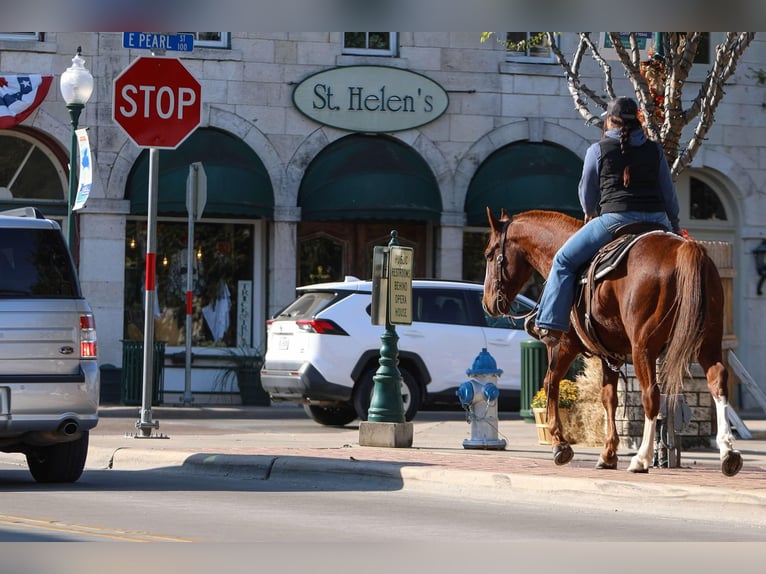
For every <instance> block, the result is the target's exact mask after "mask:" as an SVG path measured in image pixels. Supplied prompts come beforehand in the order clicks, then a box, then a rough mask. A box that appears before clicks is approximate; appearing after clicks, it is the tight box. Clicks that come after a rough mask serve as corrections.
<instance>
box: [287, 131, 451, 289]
mask: <svg viewBox="0 0 766 574" xmlns="http://www.w3.org/2000/svg"><path fill="white" fill-rule="evenodd" d="M298 205H299V206H300V207H301V222H300V223H299V225H298V244H299V247H298V257H299V259H300V260H299V261H298V265H297V268H298V278H297V282H298V285H305V284H309V283H314V282H317V280H319V281H329V280H340V279H342V278H343V277H344V276H345V275H354V276H357V277H361V278H369V277H370V276H371V275H372V251H373V247H374V246H375V245H387V244H388V242H389V240H390V232H391V230H393V229H396V231H397V233H398V240H399V243H400V244H401V245H406V246H410V247H413V248H414V250H415V264H414V273H415V275H416V276H419V277H424V276H430V275H432V274H433V255H432V251H433V233H434V226H435V225H437V224H438V223H439V219H440V217H441V211H442V205H441V196H440V193H439V187H438V184H437V182H436V179H435V177H434V175H433V173H432V172H431V170H430V168H429V167H428V164H427V163H426V162H425V161H424V160H423V158H421V157H420V155H418V154H417V153H416V152H415V151H414V150H413V149H412V148H410V147H409V146H407V145H405V144H403V143H401V142H400V141H398V140H396V139H394V138H391V137H387V136H381V135H375V136H373V135H362V134H354V135H350V136H347V137H344V138H341V139H339V140H337V141H335V142H333V143H332V144H330V145H329V146H327V147H326V148H325V149H324V150H323V151H322V152H321V153H320V154H319V155H318V156H317V157H316V158H315V159H314V160H313V161H312V162H311V164H310V165H309V166H308V168H307V169H306V173H305V175H304V178H303V181H302V182H301V187H300V190H299V192H298Z"/></svg>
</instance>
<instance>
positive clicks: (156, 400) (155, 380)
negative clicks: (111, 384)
mask: <svg viewBox="0 0 766 574" xmlns="http://www.w3.org/2000/svg"><path fill="white" fill-rule="evenodd" d="M152 363H153V368H152V406H156V405H160V404H162V395H163V392H164V388H165V384H164V370H163V367H164V365H165V341H155V342H154V356H153V360H152ZM143 390H144V342H143V341H135V340H130V339H126V340H123V341H122V404H124V405H139V406H140V405H142V403H143Z"/></svg>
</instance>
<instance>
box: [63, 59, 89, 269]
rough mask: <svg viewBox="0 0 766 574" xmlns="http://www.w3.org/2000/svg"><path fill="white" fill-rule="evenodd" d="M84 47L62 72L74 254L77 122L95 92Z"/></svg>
mask: <svg viewBox="0 0 766 574" xmlns="http://www.w3.org/2000/svg"><path fill="white" fill-rule="evenodd" d="M81 53H82V48H81V47H80V46H78V47H77V53H76V54H75V56H74V58H72V65H71V66H70V67H68V68H67V69H66V70H65V71H64V72H63V73H62V74H61V81H60V84H61V95H62V97H63V98H64V101H65V102H66V107H67V109H68V110H69V118H70V120H71V123H72V145H71V147H70V149H69V198H68V200H67V204H68V206H67V245H68V246H69V252H70V253H71V254H72V255H74V242H75V229H74V227H75V226H74V213H73V211H72V207H74V200H75V195H76V194H77V167H76V166H77V164H78V163H79V162H78V153H77V134H76V133H75V132H76V131H77V123H78V121H79V119H80V112H82V110H83V108H84V107H85V104H87V103H88V100H89V99H90V96H91V94H92V93H93V76H92V75H91V73H90V72H89V71H88V70H87V68H86V67H85V60H83V59H82V58H81V57H80V54H81Z"/></svg>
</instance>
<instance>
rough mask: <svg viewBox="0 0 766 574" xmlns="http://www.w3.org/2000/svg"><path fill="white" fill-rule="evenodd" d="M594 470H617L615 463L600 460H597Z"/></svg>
mask: <svg viewBox="0 0 766 574" xmlns="http://www.w3.org/2000/svg"><path fill="white" fill-rule="evenodd" d="M596 469H597V470H617V463H616V462H613V463H606V462H604V461H603V460H601V459H598V462H597V463H596Z"/></svg>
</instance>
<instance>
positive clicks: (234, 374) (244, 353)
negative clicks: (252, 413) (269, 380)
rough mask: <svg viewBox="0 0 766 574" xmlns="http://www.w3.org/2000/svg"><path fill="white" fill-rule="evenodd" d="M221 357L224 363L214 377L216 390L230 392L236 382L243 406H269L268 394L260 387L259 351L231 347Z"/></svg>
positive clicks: (260, 360)
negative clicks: (223, 358)
mask: <svg viewBox="0 0 766 574" xmlns="http://www.w3.org/2000/svg"><path fill="white" fill-rule="evenodd" d="M223 357H225V363H224V364H223V365H222V367H221V370H220V371H219V373H218V375H217V376H216V379H215V385H216V388H219V389H221V390H224V391H232V390H233V389H234V383H235V382H236V383H237V387H238V389H239V396H240V399H241V400H242V404H243V405H255V406H266V407H267V406H269V405H271V400H270V399H269V394H268V393H267V392H266V391H264V390H263V387H262V386H261V367H262V366H263V353H262V352H261V350H260V349H258V348H254V347H231V348H227V349H225V350H224V354H223Z"/></svg>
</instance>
